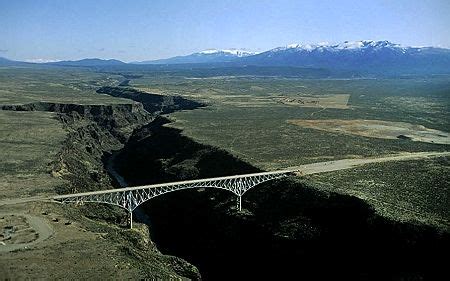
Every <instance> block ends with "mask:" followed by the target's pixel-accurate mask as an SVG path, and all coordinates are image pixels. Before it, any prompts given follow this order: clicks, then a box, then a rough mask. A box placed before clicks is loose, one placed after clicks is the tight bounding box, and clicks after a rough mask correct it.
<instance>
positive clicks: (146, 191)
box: [53, 170, 298, 228]
mask: <svg viewBox="0 0 450 281" xmlns="http://www.w3.org/2000/svg"><path fill="white" fill-rule="evenodd" d="M297 171H298V170H281V171H274V172H263V173H253V174H243V175H235V176H228V177H217V178H208V179H198V180H188V181H179V182H170V183H162V184H152V185H143V186H134V187H125V188H118V189H109V190H99V191H91V192H83V193H74V194H67V195H58V196H54V197H53V200H56V201H59V202H61V203H71V202H73V203H84V202H95V203H106V204H111V205H115V206H119V207H121V208H123V209H125V210H127V211H128V212H129V214H130V227H131V228H132V227H133V211H134V209H136V208H137V207H138V206H139V205H141V204H142V203H144V202H146V201H148V200H150V199H152V198H155V197H157V196H160V195H163V194H166V193H169V192H174V191H178V190H183V189H193V188H218V189H224V190H228V191H231V192H232V193H234V194H235V195H236V196H237V208H238V209H239V211H241V210H242V199H241V198H242V196H243V195H244V193H245V192H247V191H248V190H249V189H251V188H252V187H255V186H257V185H258V184H261V183H263V182H267V181H270V180H275V179H280V178H284V177H287V176H289V175H293V174H294V173H295V172H297Z"/></svg>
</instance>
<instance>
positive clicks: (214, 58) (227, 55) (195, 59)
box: [139, 49, 256, 64]
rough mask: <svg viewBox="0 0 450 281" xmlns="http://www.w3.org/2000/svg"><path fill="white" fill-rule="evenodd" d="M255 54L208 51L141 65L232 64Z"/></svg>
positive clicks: (144, 62)
mask: <svg viewBox="0 0 450 281" xmlns="http://www.w3.org/2000/svg"><path fill="white" fill-rule="evenodd" d="M255 54H256V53H255V52H250V51H247V50H240V49H225V50H217V49H208V50H204V51H201V52H197V53H193V54H190V55H187V56H177V57H172V58H167V59H160V60H153V61H143V62H139V64H184V63H218V62H231V61H234V60H236V59H238V58H244V57H249V56H252V55H255Z"/></svg>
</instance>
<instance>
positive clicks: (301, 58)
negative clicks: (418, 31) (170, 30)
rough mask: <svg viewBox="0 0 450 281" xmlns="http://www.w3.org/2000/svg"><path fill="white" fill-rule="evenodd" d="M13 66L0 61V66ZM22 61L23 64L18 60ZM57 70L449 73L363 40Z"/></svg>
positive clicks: (440, 52)
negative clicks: (153, 68)
mask: <svg viewBox="0 0 450 281" xmlns="http://www.w3.org/2000/svg"><path fill="white" fill-rule="evenodd" d="M14 63H19V62H14V61H10V60H6V59H0V65H11V64H14ZM22 63H23V62H22ZM47 64H48V65H59V66H85V67H91V66H98V67H102V66H123V65H130V66H131V65H133V64H139V65H145V64H149V65H161V66H164V65H170V66H175V67H176V66H177V65H178V66H179V67H182V65H195V64H197V65H199V66H200V65H201V66H202V67H217V66H218V65H220V66H221V67H234V68H236V67H244V66H258V67H268V66H270V67H302V68H316V69H317V68H320V69H328V70H337V71H351V72H355V71H356V72H358V73H361V74H442V73H446V74H450V49H444V48H436V47H405V46H401V45H399V44H394V43H391V42H389V41H373V40H363V41H355V42H349V41H345V42H342V43H339V44H328V43H321V44H291V45H287V46H285V47H278V48H274V49H271V50H268V51H265V52H261V53H255V52H249V51H245V50H238V49H228V50H206V51H202V52H198V53H193V54H190V55H187V56H176V57H172V58H167V59H160V60H152V61H141V62H133V63H129V64H126V63H124V62H122V61H119V60H113V59H111V60H102V59H83V60H79V61H60V62H52V63H47Z"/></svg>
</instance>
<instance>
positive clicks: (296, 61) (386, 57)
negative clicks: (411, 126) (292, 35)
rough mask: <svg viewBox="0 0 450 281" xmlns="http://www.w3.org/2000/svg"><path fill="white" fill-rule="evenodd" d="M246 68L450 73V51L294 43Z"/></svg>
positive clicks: (249, 61) (262, 55)
mask: <svg viewBox="0 0 450 281" xmlns="http://www.w3.org/2000/svg"><path fill="white" fill-rule="evenodd" d="M239 62H240V63H241V64H244V65H247V64H248V65H260V66H296V67H314V68H327V69H335V70H336V69H338V70H356V71H360V72H363V73H375V74H395V73H420V74H430V73H450V50H449V49H442V48H433V47H402V46H400V45H398V44H394V43H391V42H389V41H371V40H364V41H356V42H348V41H346V42H343V43H340V44H317V45H302V44H292V45H288V46H286V47H280V48H275V49H272V50H269V51H266V52H263V53H260V54H256V55H253V56H249V57H245V58H241V59H240V61H239Z"/></svg>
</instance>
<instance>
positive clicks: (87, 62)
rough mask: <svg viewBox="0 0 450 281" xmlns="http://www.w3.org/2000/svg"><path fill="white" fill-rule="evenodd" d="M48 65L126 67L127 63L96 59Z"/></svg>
mask: <svg viewBox="0 0 450 281" xmlns="http://www.w3.org/2000/svg"><path fill="white" fill-rule="evenodd" d="M46 64H50V65H61V66H116V65H125V64H126V63H124V62H123V61H120V60H115V59H109V60H103V59H97V58H94V59H82V60H75V61H70V60H68V61H58V62H49V63H46Z"/></svg>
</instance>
